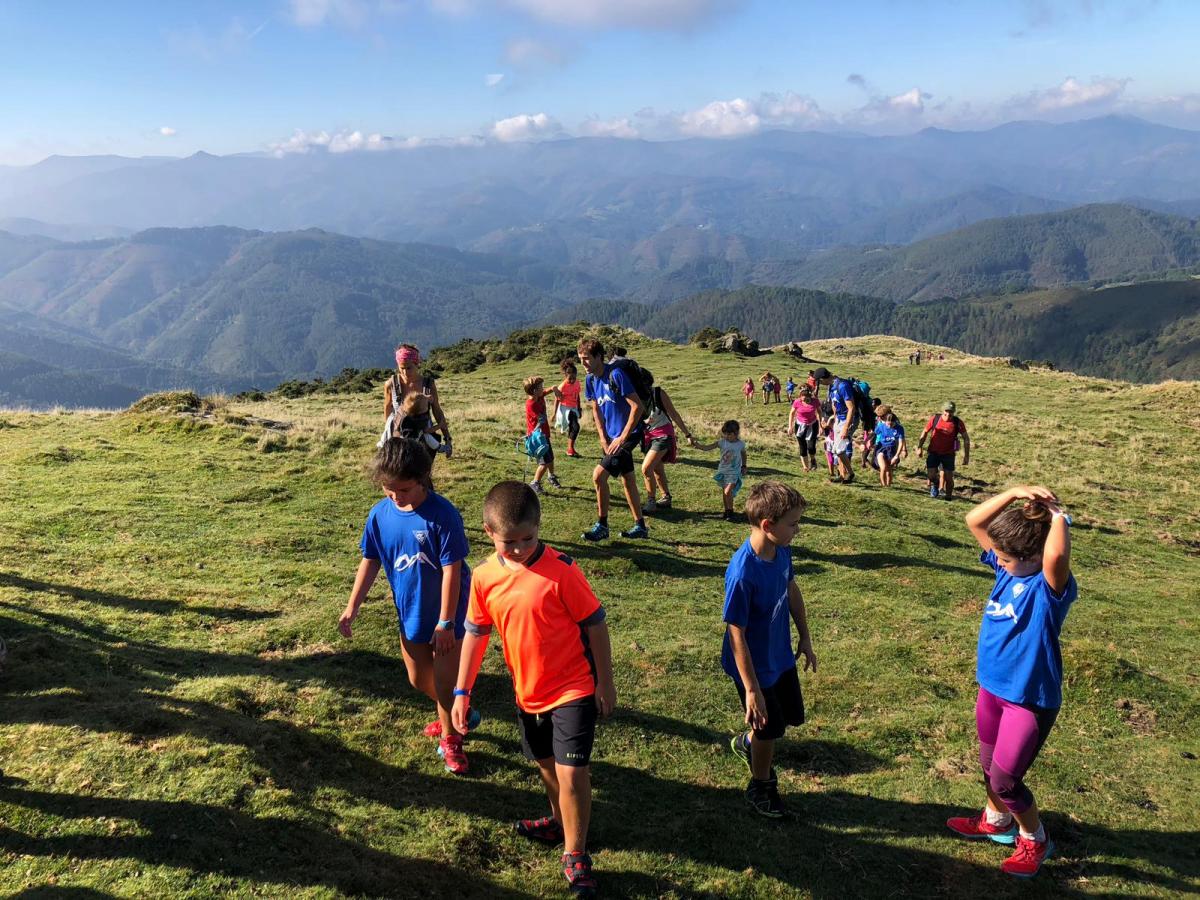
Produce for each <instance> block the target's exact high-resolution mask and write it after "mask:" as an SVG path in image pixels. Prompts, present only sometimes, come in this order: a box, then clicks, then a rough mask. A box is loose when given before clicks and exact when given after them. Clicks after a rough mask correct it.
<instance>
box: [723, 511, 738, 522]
mask: <svg viewBox="0 0 1200 900" xmlns="http://www.w3.org/2000/svg"><path fill="white" fill-rule="evenodd" d="M721 518H722V519H724V520H725V521H726V522H736V521H737V513H735V512H734V511H733V510H732V509H726V510H723V511H722V512H721Z"/></svg>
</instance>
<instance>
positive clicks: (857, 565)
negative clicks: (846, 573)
mask: <svg viewBox="0 0 1200 900" xmlns="http://www.w3.org/2000/svg"><path fill="white" fill-rule="evenodd" d="M804 557H805V558H806V559H809V560H820V561H822V562H826V563H831V564H833V565H838V566H845V567H847V568H850V569H861V570H863V571H866V572H871V571H875V570H878V569H891V568H903V567H906V566H914V567H917V568H921V569H939V570H941V571H942V572H952V573H954V574H955V575H968V576H970V577H972V578H978V579H981V580H984V581H986V580H988V572H987V570H986V569H983V568H982V567H980V568H976V569H968V568H967V567H965V566H956V565H953V564H951V563H941V562H936V561H935V560H931V559H923V558H921V557H919V556H903V555H901V554H899V553H822V552H820V551H819V550H813V549H810V548H805V551H804Z"/></svg>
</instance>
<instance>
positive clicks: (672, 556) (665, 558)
mask: <svg viewBox="0 0 1200 900" xmlns="http://www.w3.org/2000/svg"><path fill="white" fill-rule="evenodd" d="M613 534H614V538H612V539H610V540H609V541H605V542H603V543H599V544H580V543H575V542H574V541H556V542H554V544H553V546H554V549H555V550H560V551H562V552H563V553H565V554H567V556H570V557H572V558H574V559H586V560H596V561H600V562H604V561H607V560H611V559H613V558H614V557H619V558H621V559H627V560H629V561H630V562H631V563H632V564H633V565H634V566H635V567H636V568H637V569H638V570H639V571H642V572H652V573H654V574H656V575H670V576H672V577H674V578H713V577H716V576H720V577H722V578H723V577H724V576H725V566H722V565H718V564H716V563H708V562H702V561H700V560H698V559H695V558H693V557H689V556H681V555H679V554H678V553H676V552H674V551H672V550H670V549H661V548H660V547H657V546H655V545H654V544H650V543H647V542H646V541H645V540H640V539H625V538H621V537H619V536H617V532H616V531H614V532H613ZM650 537H651V540H653V538H654V531H653V529H651V532H650ZM730 547H731V549H730V552H731V553H732V552H733V548H735V547H736V545H734V544H731V545H730ZM584 570H585V571H586V570H587V567H586V566H585V567H584Z"/></svg>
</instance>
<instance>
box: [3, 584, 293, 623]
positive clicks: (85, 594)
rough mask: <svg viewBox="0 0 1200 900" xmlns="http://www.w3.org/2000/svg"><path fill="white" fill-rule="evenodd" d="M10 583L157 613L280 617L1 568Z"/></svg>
mask: <svg viewBox="0 0 1200 900" xmlns="http://www.w3.org/2000/svg"><path fill="white" fill-rule="evenodd" d="M4 587H10V588H16V589H17V590H20V591H28V592H30V593H33V594H40V593H51V594H57V595H59V596H60V597H64V598H66V599H69V600H73V601H76V602H79V601H84V602H87V603H96V604H98V605H100V606H107V607H111V608H116V609H125V610H129V611H130V612H139V613H154V614H155V615H171V614H174V613H177V612H190V613H195V614H197V615H201V616H209V617H210V618H213V619H223V620H226V621H231V622H253V621H258V620H261V619H274V618H278V616H279V613H278V612H276V611H273V610H257V609H245V608H243V607H238V606H199V605H197V604H191V603H184V602H182V601H180V600H149V599H146V598H143V597H126V596H124V595H122V594H113V593H110V592H108V591H95V590H91V589H89V588H81V587H76V586H74V585H67V584H54V583H53V582H49V581H34V580H33V579H30V578H23V577H21V576H20V575H13V574H12V573H10V572H0V588H4Z"/></svg>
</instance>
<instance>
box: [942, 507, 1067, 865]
mask: <svg viewBox="0 0 1200 900" xmlns="http://www.w3.org/2000/svg"><path fill="white" fill-rule="evenodd" d="M1014 500H1025V501H1026V503H1025V504H1024V505H1023V506H1021V507H1019V508H1018V507H1012V508H1010V504H1012V502H1013V501H1014ZM1070 524H1071V519H1070V517H1069V516H1067V514H1066V513H1064V512H1063V511H1062V509H1061V508H1060V507H1059V505H1058V498H1057V497H1056V496H1055V495H1054V493H1053V492H1052V491H1050V490H1049V489H1047V488H1044V487H1014V488H1009V489H1008V490H1007V491H1005V492H1004V493H1002V494H1000V495H999V496H997V497H993V498H992V499H991V500H988V501H985V502H984V503H981V504H979V506H977V507H975V508H974V509H973V510H971V512H969V513H967V527H968V528H970V529H971V533H972V534H973V535H975V538H976V540H978V541H979V544H980V546H981V547H983V553H982V554H980V557H979V559H980V562H982V563H983V564H984V565H986V566H988V567H989V568H991V569H992V570H993V571H994V572H995V573H996V583H995V585H994V586H993V587H992V593H991V596H990V597H989V599H988V605H987V608H986V609H985V610H984V613H983V623H982V625H981V626H980V628H979V650H978V662H977V666H976V679H977V680H978V682H979V695H978V698H977V700H976V703H975V724H976V729H977V731H978V734H979V762H980V764H981V765H982V766H983V772H984V776H985V783H986V785H987V797H988V799H987V806H985V807H984V808H983V810H982V811H981V812H979V813H978V814H977V815H974V816H964V817H958V818H953V819H950V820H949V821H947V822H946V825H947V826H949V828H950V830H951V831H953V832H955V833H956V834H958V835H960V836H962V837H966V838H976V839H978V838H986V839H990V840H993V841H995V842H997V843H1000V844H1012V843H1015V844H1016V850H1015V852H1014V853H1013V854H1012V856H1010V857H1009V858H1008V859H1006V860H1005V861H1004V862H1003V863H1002V864H1001V866H1000V868H1001V871H1003V872H1006V873H1007V874H1009V875H1017V876H1020V877H1024V878H1029V877H1032V876H1033V875H1036V874H1037V872H1038V870H1039V869H1040V868H1041V866H1042V862H1043V861H1044V860H1045V859H1046V858H1047V857H1049V856H1050V854H1051V853H1052V852H1053V850H1054V844H1053V842H1051V841H1050V839H1049V838H1048V837H1047V836H1046V830H1045V826H1043V824H1042V821H1041V819H1040V818H1039V816H1038V808H1037V804H1036V803H1035V802H1034V799H1033V794H1031V793H1030V791H1029V788H1027V787H1026V786H1025V782H1024V777H1025V772H1026V771H1027V770H1028V769H1029V766H1030V764H1032V763H1033V760H1034V758H1035V757H1036V756H1037V754H1038V751H1039V750H1041V748H1042V744H1043V743H1045V740H1046V736H1047V735H1048V734H1049V733H1050V729H1051V727H1052V726H1053V725H1054V720H1055V718H1056V717H1057V715H1058V710H1059V707H1060V706H1061V705H1062V654H1061V652H1060V651H1059V646H1058V635H1059V632H1060V631H1061V630H1062V625H1063V621H1064V620H1065V619H1066V617H1067V611H1068V610H1069V609H1070V607H1071V604H1072V603H1073V602H1074V601H1075V598H1076V596H1077V594H1078V588H1077V587H1076V584H1075V578H1074V576H1073V575H1072V574H1071V533H1070V530H1069V528H1068V526H1069V525H1070ZM1014 819H1015V820H1016V821H1015V822H1014Z"/></svg>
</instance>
